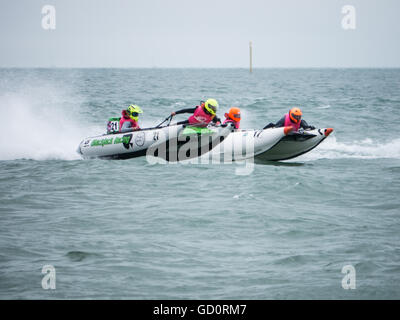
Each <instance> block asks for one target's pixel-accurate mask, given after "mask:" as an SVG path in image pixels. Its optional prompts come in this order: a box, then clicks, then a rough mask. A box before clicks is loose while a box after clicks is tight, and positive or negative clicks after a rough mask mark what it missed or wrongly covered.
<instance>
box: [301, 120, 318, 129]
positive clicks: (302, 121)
mask: <svg viewBox="0 0 400 320" xmlns="http://www.w3.org/2000/svg"><path fill="white" fill-rule="evenodd" d="M300 128H303V129H305V130H306V129H311V130H314V129H315V127H314V126H310V125H309V124H308V123H307V122H306V121H305V120H301V122H300Z"/></svg>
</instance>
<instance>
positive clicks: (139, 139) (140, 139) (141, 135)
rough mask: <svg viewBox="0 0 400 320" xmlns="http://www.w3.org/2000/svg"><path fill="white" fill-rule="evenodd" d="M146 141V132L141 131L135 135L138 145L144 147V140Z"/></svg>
mask: <svg viewBox="0 0 400 320" xmlns="http://www.w3.org/2000/svg"><path fill="white" fill-rule="evenodd" d="M145 141H146V137H145V134H144V132H139V133H138V134H137V135H136V137H135V143H136V145H137V146H138V147H142V146H143V145H144V142H145Z"/></svg>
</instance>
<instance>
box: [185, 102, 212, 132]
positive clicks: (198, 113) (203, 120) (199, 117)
mask: <svg viewBox="0 0 400 320" xmlns="http://www.w3.org/2000/svg"><path fill="white" fill-rule="evenodd" d="M212 119H213V116H212V115H210V114H208V113H206V112H205V111H204V109H203V108H202V107H201V106H197V108H196V110H195V111H194V113H193V115H191V116H190V117H189V119H188V120H189V123H190V124H196V125H198V126H199V127H206V126H207V125H208V124H209V123H210V121H211V120H212Z"/></svg>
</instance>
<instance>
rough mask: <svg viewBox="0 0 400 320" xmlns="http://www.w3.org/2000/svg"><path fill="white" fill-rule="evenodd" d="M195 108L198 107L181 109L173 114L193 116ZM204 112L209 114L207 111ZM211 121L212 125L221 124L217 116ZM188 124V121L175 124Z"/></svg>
mask: <svg viewBox="0 0 400 320" xmlns="http://www.w3.org/2000/svg"><path fill="white" fill-rule="evenodd" d="M197 108H198V107H194V108H187V109H181V110H178V111H175V114H181V113H192V114H193V113H194V112H195V111H196V109H197ZM204 111H205V112H206V113H208V114H209V112H208V111H207V110H204ZM211 121H212V122H214V123H217V122H221V119H220V118H218V117H217V116H215V117H214V118H213V119H212V120H211ZM188 123H189V120H184V121H180V122H177V124H188Z"/></svg>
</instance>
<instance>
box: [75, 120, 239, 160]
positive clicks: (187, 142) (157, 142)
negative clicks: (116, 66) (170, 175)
mask: <svg viewBox="0 0 400 320" xmlns="http://www.w3.org/2000/svg"><path fill="white" fill-rule="evenodd" d="M185 128H186V126H184V125H170V126H167V127H161V128H149V129H142V130H139V131H133V132H126V133H116V134H105V135H101V136H96V137H90V138H86V139H84V140H83V141H82V142H81V143H80V145H79V147H78V150H77V151H78V153H80V154H81V155H82V157H83V158H85V159H87V158H105V159H129V158H135V157H141V156H147V155H149V156H155V157H161V158H163V159H165V160H166V161H180V160H187V159H190V158H193V157H198V156H200V155H202V154H204V153H206V152H209V151H210V150H211V148H212V147H215V146H217V145H218V144H219V143H221V142H222V141H223V140H224V139H225V138H226V137H227V136H228V135H229V134H230V133H231V132H232V131H233V127H232V125H227V126H220V127H208V128H202V129H201V132H202V133H201V134H199V133H196V132H192V133H187V130H185ZM188 128H190V127H188ZM193 129H196V128H193ZM197 129H199V128H197Z"/></svg>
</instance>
